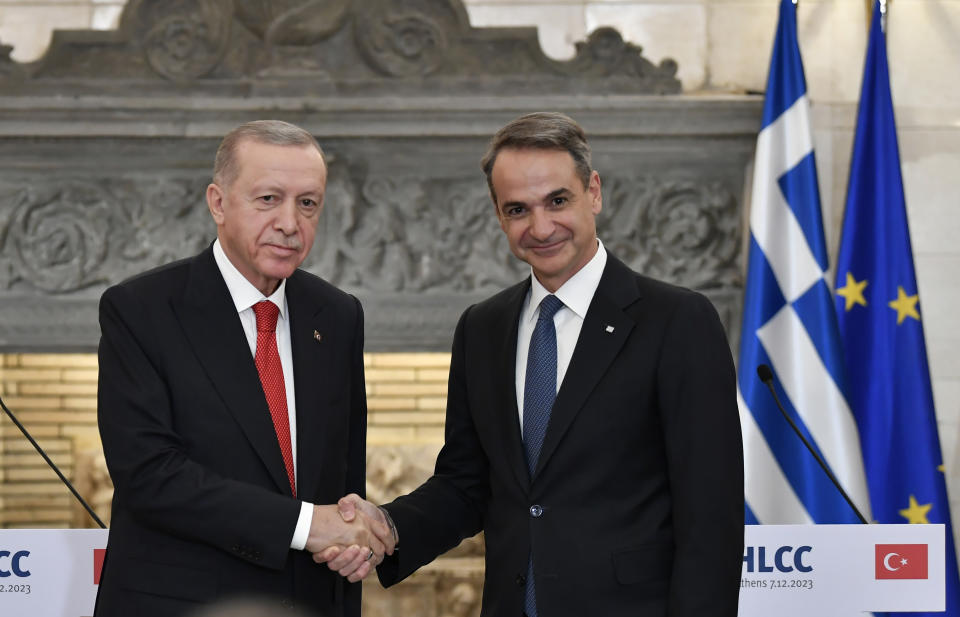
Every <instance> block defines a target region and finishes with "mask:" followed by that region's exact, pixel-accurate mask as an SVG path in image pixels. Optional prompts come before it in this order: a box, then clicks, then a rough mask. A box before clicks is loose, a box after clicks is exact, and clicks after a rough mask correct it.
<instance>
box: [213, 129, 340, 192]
mask: <svg viewBox="0 0 960 617" xmlns="http://www.w3.org/2000/svg"><path fill="white" fill-rule="evenodd" d="M247 139H249V140H252V141H256V142H258V143H263V144H272V145H275V146H313V147H314V148H316V149H317V152H319V153H320V157H321V158H323V160H324V164H326V157H325V156H324V154H323V148H321V147H320V144H319V143H317V140H316V139H315V138H314V137H313V135H311V134H310V133H309V132H308V131H306V130H304V129H302V128H300V127H299V126H296V125H294V124H290V123H289V122H283V121H282V120H254V121H253V122H247V123H246V124H241V125H240V126H238V127H236V128H235V129H233V130H232V131H230V132H229V133H227V134H226V136H224V138H223V141H221V142H220V147H219V148H217V156H216V158H215V159H214V162H213V181H214V182H216V183H217V184H219V185H220V186H226V185H228V184H230V183H231V182H233V181H234V180H236V178H237V173H238V171H239V170H238V169H237V147H238V146H239V145H240V142H242V141H244V140H247Z"/></svg>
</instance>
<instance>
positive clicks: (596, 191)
mask: <svg viewBox="0 0 960 617" xmlns="http://www.w3.org/2000/svg"><path fill="white" fill-rule="evenodd" d="M587 192H589V193H590V210H591V211H593V213H594V214H600V211H601V210H603V192H602V191H601V190H600V174H598V173H597V172H596V171H595V170H594V171H592V172H590V184H589V185H588V186H587Z"/></svg>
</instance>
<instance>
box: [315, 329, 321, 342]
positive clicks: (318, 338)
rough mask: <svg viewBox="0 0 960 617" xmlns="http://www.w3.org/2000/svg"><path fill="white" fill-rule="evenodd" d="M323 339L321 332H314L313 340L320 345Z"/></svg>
mask: <svg viewBox="0 0 960 617" xmlns="http://www.w3.org/2000/svg"><path fill="white" fill-rule="evenodd" d="M322 338H323V337H322V336H320V333H319V332H317V331H316V330H314V331H313V340H315V341H316V342H318V343H319V342H320V340H321V339H322Z"/></svg>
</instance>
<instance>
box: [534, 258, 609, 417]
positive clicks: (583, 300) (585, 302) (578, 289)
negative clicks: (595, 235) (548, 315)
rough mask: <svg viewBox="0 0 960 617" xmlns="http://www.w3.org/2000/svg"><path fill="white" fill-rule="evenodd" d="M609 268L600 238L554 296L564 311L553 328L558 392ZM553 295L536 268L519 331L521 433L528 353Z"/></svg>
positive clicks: (554, 320) (559, 313) (556, 317)
mask: <svg viewBox="0 0 960 617" xmlns="http://www.w3.org/2000/svg"><path fill="white" fill-rule="evenodd" d="M606 265H607V251H606V249H604V248H603V243H602V242H600V240H599V239H597V253H596V255H594V256H593V258H592V259H591V260H590V261H588V262H587V264H586V265H585V266H583V267H582V268H580V270H579V271H577V273H576V274H574V275H573V276H571V277H570V278H569V279H567V282H566V283H564V284H563V285H561V286H560V288H559V289H558V290H557V291H555V292H554V293H553V295H555V296H556V297H557V298H559V300H560V301H561V302H563V307H561V308H560V310H558V311H557V312H556V314H554V316H553V325H554V327H555V328H556V329H557V391H558V392H559V391H560V384H562V383H563V377H564V375H566V374H567V368H568V367H569V366H570V359H571V358H572V357H573V349H574V347H576V346H577V339H578V338H580V329H581V328H583V318H584V317H585V316H586V314H587V309H588V308H590V303H591V302H592V301H593V294H595V293H596V291H597V286H599V285H600V277H601V276H603V269H604V267H605V266H606ZM548 295H550V292H549V291H547V288H546V287H544V286H543V285H542V284H541V283H540V281H538V280H537V277H536V275H534V273H533V269H532V268H531V271H530V291H529V292H527V297H526V299H524V301H523V309H521V311H520V324H519V327H518V328H517V378H516V387H517V409H518V410H519V411H520V431H521V432H522V431H523V390H524V385H525V384H526V379H527V354H528V353H529V351H530V337H531V336H532V335H533V328H534V327H535V326H536V325H537V319H538V318H539V317H540V303H541V302H542V301H543V299H544V298H546V297H547V296H548Z"/></svg>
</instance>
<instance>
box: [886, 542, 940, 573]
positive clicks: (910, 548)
mask: <svg viewBox="0 0 960 617" xmlns="http://www.w3.org/2000/svg"><path fill="white" fill-rule="evenodd" d="M876 547H877V553H876V554H877V562H876V572H877V578H878V579H881V578H912V579H917V578H927V545H926V544H877V545H876Z"/></svg>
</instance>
